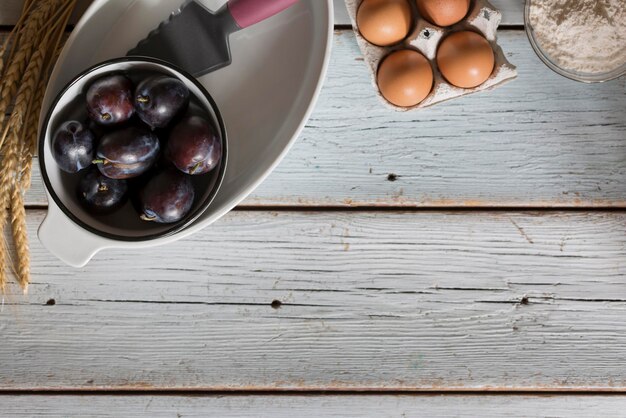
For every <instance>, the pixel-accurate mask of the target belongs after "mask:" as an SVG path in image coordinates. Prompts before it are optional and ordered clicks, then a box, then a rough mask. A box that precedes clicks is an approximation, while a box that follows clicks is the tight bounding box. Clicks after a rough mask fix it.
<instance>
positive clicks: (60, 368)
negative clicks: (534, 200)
mask: <svg viewBox="0 0 626 418" xmlns="http://www.w3.org/2000/svg"><path fill="white" fill-rule="evenodd" d="M28 215H29V227H30V233H31V234H32V235H34V233H35V230H36V227H37V225H38V224H39V222H40V221H41V219H42V216H43V212H42V211H29V214H28ZM625 230H626V213H617V212H606V213H605V212H593V213H577V212H567V213H547V214H532V213H504V212H493V213H488V212H470V213H465V212H460V213H458V212H457V213H439V212H423V211H421V212H353V211H350V212H265V211H235V212H232V213H231V214H229V215H228V216H226V217H225V218H224V219H222V220H221V221H220V222H218V223H216V224H215V225H214V226H212V227H210V228H208V229H206V230H205V231H204V232H201V233H198V234H197V235H194V236H193V237H191V238H190V239H187V240H184V241H181V242H178V243H175V244H172V245H169V246H166V247H160V248H156V249H150V250H145V251H137V252H128V251H107V252H105V253H103V254H101V255H99V256H97V257H96V258H95V259H94V260H93V261H92V262H91V263H90V264H89V265H88V266H87V267H85V268H83V269H70V268H68V267H66V266H64V265H62V264H61V263H60V262H59V261H57V260H56V259H54V258H53V257H52V256H51V255H50V254H49V253H48V252H47V251H46V250H44V249H43V248H42V247H41V246H40V244H39V243H38V242H37V241H36V240H34V241H33V243H32V258H33V266H32V270H33V284H32V285H31V288H30V295H29V296H28V297H23V296H21V295H20V293H19V292H18V291H17V290H16V289H11V290H10V293H9V294H8V296H7V297H6V300H5V304H4V307H3V310H2V313H0V335H2V344H0V364H2V368H1V370H0V388H1V389H51V388H65V389H68V388H69V389H72V388H74V389H86V388H91V389H94V388H105V389H149V388H179V389H185V388H195V389H210V390H219V389H242V390H246V389H276V388H280V389H299V390H300V389H424V390H429V389H435V390H440V389H470V390H484V389H494V390H507V389H515V390H516V389H530V390H544V389H545V390H553V389H576V390H586V389H594V388H596V389H598V388H599V389H607V390H626V376H625V375H624V368H623V367H621V365H622V364H623V361H624V358H626V331H625V324H624V317H625V315H626V297H625V296H624V295H625V294H626V293H625V284H624V283H625V279H626V262H625V260H626V234H624V231H625ZM48 301H50V302H49V303H50V304H47V303H48ZM53 301H54V303H55V304H54V305H51V304H52V303H53ZM273 301H280V302H282V305H281V306H280V307H278V306H277V305H278V303H274V307H272V302H273Z"/></svg>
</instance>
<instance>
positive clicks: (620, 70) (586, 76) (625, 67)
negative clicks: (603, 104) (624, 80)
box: [524, 0, 626, 83]
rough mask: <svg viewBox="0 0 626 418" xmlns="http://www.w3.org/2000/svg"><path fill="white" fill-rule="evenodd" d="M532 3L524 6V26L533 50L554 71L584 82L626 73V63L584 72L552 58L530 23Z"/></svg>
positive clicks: (615, 76)
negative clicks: (573, 69)
mask: <svg viewBox="0 0 626 418" xmlns="http://www.w3.org/2000/svg"><path fill="white" fill-rule="evenodd" d="M531 3H532V0H526V5H525V7H524V28H525V29H526V35H527V36H528V40H529V41H530V45H531V46H532V47H533V50H534V51H535V53H536V54H537V56H538V57H539V59H541V61H543V63H544V64H546V65H547V66H548V68H550V69H551V70H552V71H554V72H555V73H557V74H560V75H562V76H563V77H567V78H569V79H572V80H576V81H580V82H583V83H601V82H603V81H609V80H612V79H614V78H617V77H620V76H622V75H624V74H626V63H624V64H622V65H621V66H619V67H617V68H615V69H613V70H611V71H607V72H603V73H583V72H578V71H572V70H569V69H567V68H563V67H561V66H560V65H559V64H558V63H557V62H556V61H554V60H552V58H550V56H549V55H548V54H547V53H546V52H544V50H543V49H541V45H540V44H539V42H538V41H537V39H536V38H535V31H534V29H533V26H532V25H531V23H530V5H531Z"/></svg>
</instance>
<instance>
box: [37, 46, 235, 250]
mask: <svg viewBox="0 0 626 418" xmlns="http://www.w3.org/2000/svg"><path fill="white" fill-rule="evenodd" d="M115 73H122V74H126V75H128V77H129V78H131V79H133V78H137V77H139V74H142V73H143V74H146V73H148V74H149V73H160V74H165V75H169V76H172V77H174V78H177V79H179V80H181V81H182V82H184V83H185V85H186V86H187V88H189V91H190V93H191V97H192V100H191V102H192V105H190V108H191V110H190V112H196V113H198V112H200V113H201V114H202V115H203V116H204V117H206V118H207V119H210V120H211V122H212V124H213V126H215V127H216V129H217V132H218V134H219V136H220V139H221V142H222V158H221V161H220V162H219V163H218V165H217V166H216V167H215V169H213V170H212V171H211V172H209V173H207V174H204V175H201V176H192V177H191V179H192V182H193V184H194V188H195V191H196V195H195V199H194V204H193V206H192V208H191V211H190V213H189V214H188V215H187V216H186V217H185V218H183V219H182V220H181V221H179V222H176V223H172V224H160V223H156V222H145V221H142V220H141V219H140V218H139V215H138V213H137V211H136V210H135V209H134V208H133V204H132V202H131V200H129V201H128V202H127V203H126V204H125V205H124V206H123V207H121V208H120V209H119V210H116V211H115V212H113V213H111V214H107V215H99V216H94V215H92V214H91V213H89V211H87V210H85V208H84V207H83V206H82V205H81V204H80V202H79V201H78V198H77V195H76V186H77V183H78V182H79V180H80V178H81V177H82V175H83V174H84V173H83V172H80V173H78V174H68V173H65V172H63V171H62V170H61V169H59V168H58V165H57V164H56V163H55V161H54V158H53V157H52V148H51V146H50V144H51V142H52V137H53V135H54V133H55V132H56V131H57V129H58V127H59V126H60V125H61V124H62V123H63V122H66V121H68V120H78V121H84V120H87V119H88V118H87V107H86V103H85V92H86V91H87V89H88V88H89V85H90V84H91V83H92V82H93V81H94V80H95V79H97V78H99V77H102V76H104V75H106V74H115ZM134 81H135V82H138V81H139V80H134ZM227 144H228V140H227V135H226V130H225V127H224V121H223V120H222V117H221V115H220V112H219V109H218V108H217V106H216V105H215V102H214V101H213V98H212V97H211V96H210V94H209V93H208V92H207V91H206V90H205V89H204V87H203V86H202V85H201V84H200V83H198V81H197V80H195V79H194V78H193V77H192V76H191V75H190V74H187V73H185V72H184V71H181V70H179V69H177V68H174V67H172V66H171V65H169V64H167V63H165V62H162V61H159V60H154V59H136V58H118V59H114V60H110V61H106V62H104V63H101V64H98V65H96V66H94V67H91V68H89V69H87V70H86V71H84V72H82V73H81V74H79V75H77V76H76V78H75V79H73V80H72V81H71V82H70V83H69V85H68V86H67V87H66V88H64V89H63V91H62V92H61V93H59V95H58V96H57V98H56V99H55V101H54V103H53V104H52V105H51V106H50V108H49V110H48V114H47V116H46V120H45V121H44V126H43V129H42V130H41V138H40V140H39V156H40V158H39V163H40V166H41V174H42V177H43V181H44V184H45V185H46V190H47V192H48V195H49V196H50V197H51V198H52V199H53V201H54V203H55V204H56V206H57V207H58V208H59V209H61V210H62V211H63V212H64V214H65V215H66V216H67V217H68V218H70V219H71V220H72V221H73V222H74V223H76V224H77V225H79V226H80V227H82V228H84V229H86V230H88V231H90V232H92V233H94V234H97V235H100V236H103V237H107V238H111V239H114V240H118V241H148V240H152V239H157V238H161V237H164V236H167V235H171V234H174V233H176V232H178V231H180V230H181V229H183V228H185V227H186V226H188V225H189V224H191V223H192V222H193V221H195V220H196V219H198V217H199V216H200V215H202V213H203V212H204V210H206V208H207V207H208V206H209V205H210V204H211V202H212V201H213V199H214V198H215V195H216V194H217V191H218V190H219V187H220V185H221V183H222V181H223V179H224V174H225V172H226V161H227V158H228V145H227Z"/></svg>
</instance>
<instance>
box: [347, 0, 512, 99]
mask: <svg viewBox="0 0 626 418" xmlns="http://www.w3.org/2000/svg"><path fill="white" fill-rule="evenodd" d="M362 1H363V0H345V3H346V7H347V9H348V14H349V16H350V20H351V21H352V29H353V30H354V33H355V35H356V40H357V43H358V44H359V48H360V49H361V53H362V54H363V56H364V59H365V62H366V63H367V65H368V66H369V68H370V73H371V81H372V84H373V86H374V88H375V89H376V92H377V94H378V96H379V98H380V100H382V101H383V103H384V104H385V105H386V106H387V107H389V108H391V109H394V110H397V111H407V110H411V109H420V108H424V107H428V106H432V105H434V104H437V103H440V102H443V101H445V100H450V99H454V98H456V97H461V96H465V95H468V94H472V93H477V92H479V91H485V90H493V89H494V88H496V87H498V86H501V85H502V84H504V83H506V82H508V81H510V80H512V79H514V78H515V77H517V70H516V69H515V66H514V65H513V64H511V63H510V62H509V61H508V60H507V59H506V57H505V56H504V53H503V52H502V48H500V46H499V45H498V44H497V41H496V32H497V30H498V25H499V24H500V20H501V19H502V14H501V13H500V12H499V11H498V10H497V9H496V8H495V7H493V6H492V5H491V4H490V3H489V2H488V1H486V0H472V2H471V6H470V11H469V13H468V14H467V16H466V17H465V18H464V19H463V20H462V21H460V22H459V23H456V24H454V25H452V26H449V27H445V28H442V27H440V26H437V25H434V24H432V23H430V22H428V21H427V20H425V19H423V18H422V17H421V16H419V13H418V12H417V5H416V3H415V0H407V1H409V3H410V4H411V9H412V12H413V19H414V29H413V31H412V32H410V33H409V35H408V36H407V37H406V38H405V39H404V40H403V41H402V42H400V43H398V44H395V45H392V46H389V47H380V46H377V45H374V44H371V43H369V42H368V41H367V40H366V39H365V38H363V36H361V33H360V32H359V29H358V27H357V23H356V14H357V10H358V9H359V6H360V5H361V2H362ZM463 30H470V31H474V32H478V33H481V34H482V35H483V36H484V37H485V38H486V39H487V41H489V44H490V45H491V48H492V49H493V52H494V57H495V65H494V69H493V72H492V73H491V75H490V76H489V78H488V79H487V80H486V81H485V82H484V83H482V84H481V85H479V86H477V87H473V88H469V89H464V88H460V87H456V86H453V85H452V84H450V83H448V82H447V81H446V80H445V79H444V78H443V76H442V75H441V72H440V71H439V68H438V66H437V61H436V59H435V57H436V54H437V48H438V46H439V42H440V41H441V40H442V39H443V38H444V37H445V36H446V35H447V34H448V33H451V32H457V31H463ZM407 48H408V49H416V50H418V51H420V52H421V53H422V54H424V56H425V57H426V58H427V59H428V61H429V62H430V64H431V66H432V69H433V76H434V81H433V88H432V90H431V92H430V93H429V94H428V96H426V98H425V99H424V100H422V101H421V102H420V103H418V104H417V105H415V106H411V107H400V106H395V105H393V104H392V103H390V102H388V101H387V100H385V98H384V97H383V96H382V95H381V94H380V91H379V90H378V84H377V83H376V73H377V72H378V66H379V64H380V62H381V61H382V59H383V58H385V57H386V56H387V55H388V54H390V53H391V52H393V51H396V50H399V49H407Z"/></svg>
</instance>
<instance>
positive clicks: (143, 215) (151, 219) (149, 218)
mask: <svg viewBox="0 0 626 418" xmlns="http://www.w3.org/2000/svg"><path fill="white" fill-rule="evenodd" d="M139 218H140V219H141V220H142V221H147V222H152V221H154V220H155V219H156V216H152V217H150V216H148V215H146V214H145V213H143V214H141V215H140V216H139Z"/></svg>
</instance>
